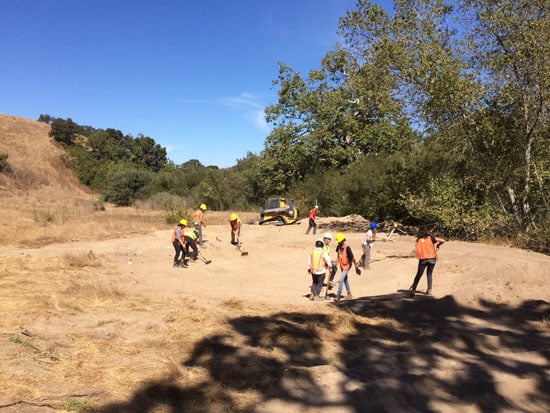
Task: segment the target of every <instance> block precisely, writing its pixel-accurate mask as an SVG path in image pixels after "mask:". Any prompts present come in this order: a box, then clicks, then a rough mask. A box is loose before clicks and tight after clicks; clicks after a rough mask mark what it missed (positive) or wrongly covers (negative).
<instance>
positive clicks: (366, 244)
mask: <svg viewBox="0 0 550 413" xmlns="http://www.w3.org/2000/svg"><path fill="white" fill-rule="evenodd" d="M377 229H378V224H377V223H376V222H374V221H372V222H371V223H370V225H369V229H368V230H367V233H366V234H365V239H364V240H363V241H362V242H361V247H362V248H363V255H362V256H361V259H360V260H359V264H360V266H361V267H363V268H364V269H366V270H368V269H369V268H370V255H371V254H370V253H371V249H372V247H373V246H374V241H375V239H376V230H377Z"/></svg>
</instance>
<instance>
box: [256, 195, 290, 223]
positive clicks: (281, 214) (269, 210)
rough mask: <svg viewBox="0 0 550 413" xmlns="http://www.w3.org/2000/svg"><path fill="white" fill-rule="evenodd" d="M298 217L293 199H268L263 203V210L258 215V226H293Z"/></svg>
mask: <svg viewBox="0 0 550 413" xmlns="http://www.w3.org/2000/svg"><path fill="white" fill-rule="evenodd" d="M299 215H300V210H299V209H298V207H297V206H296V204H295V202H294V199H290V198H268V199H267V201H266V203H265V208H264V209H263V210H262V212H261V213H260V221H259V224H260V225H262V224H265V223H273V224H278V225H286V224H293V223H295V222H296V221H298V217H299Z"/></svg>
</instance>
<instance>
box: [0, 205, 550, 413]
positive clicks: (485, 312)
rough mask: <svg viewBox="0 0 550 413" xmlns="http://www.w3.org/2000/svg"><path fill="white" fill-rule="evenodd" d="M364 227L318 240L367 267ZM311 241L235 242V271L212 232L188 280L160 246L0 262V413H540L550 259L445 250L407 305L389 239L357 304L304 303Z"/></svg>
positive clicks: (252, 230) (410, 267)
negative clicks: (240, 245) (330, 241)
mask: <svg viewBox="0 0 550 413" xmlns="http://www.w3.org/2000/svg"><path fill="white" fill-rule="evenodd" d="M207 219H208V215H207ZM365 223H366V221H364V220H362V218H361V217H354V216H352V217H346V218H340V219H333V218H321V219H320V226H321V229H320V230H319V231H318V234H317V235H318V236H319V235H320V233H322V232H324V231H326V230H330V231H332V232H333V234H334V233H335V232H336V231H337V230H338V231H343V232H345V233H346V236H347V239H348V241H349V243H350V245H351V247H352V249H353V250H354V252H355V254H356V255H360V242H361V239H362V237H363V232H362V231H356V229H357V228H358V227H361V225H363V224H365ZM305 229H306V228H305V225H303V224H297V225H291V226H274V225H264V226H258V225H244V228H243V234H242V239H243V241H244V247H245V248H246V250H247V251H248V252H249V255H248V256H241V254H240V252H239V251H238V250H236V248H235V247H233V246H232V245H230V242H229V240H230V237H229V229H228V226H227V227H226V226H225V225H214V226H210V225H209V226H208V227H207V228H206V230H205V235H206V239H207V243H206V248H204V249H202V250H201V251H202V255H203V257H204V258H206V259H208V260H212V263H210V264H205V263H204V261H202V260H198V261H195V262H192V263H190V266H189V268H173V267H172V256H173V248H172V246H171V244H170V242H169V239H170V233H171V230H162V231H156V232H154V233H152V234H149V235H133V236H128V237H124V238H118V239H110V240H105V241H91V242H72V243H63V244H52V245H47V246H45V247H42V248H38V249H21V248H11V249H10V248H6V249H3V250H1V251H0V287H1V290H0V291H1V295H2V297H1V304H0V308H1V309H2V321H1V322H0V326H1V331H2V340H1V341H0V354H1V365H2V369H1V373H0V380H1V381H2V382H3V383H4V384H6V383H9V385H8V386H6V385H4V386H3V389H1V390H0V412H12V411H13V412H15V411H18V412H25V411H26V412H35V411H36V412H38V411H40V412H49V411H67V410H69V411H70V410H72V411H79V410H80V411H86V409H88V411H98V412H229V411H233V412H262V413H265V412H280V411H288V412H364V411H387V412H404V411H407V412H414V411H418V412H426V411H434V412H436V411H437V412H454V411H465V412H497V411H498V412H501V411H502V412H518V411H521V412H547V411H549V408H550V399H549V395H548V394H549V393H548V389H550V385H549V384H550V382H549V380H550V366H549V357H550V352H549V348H550V346H549V344H550V342H549V321H548V320H549V317H550V304H549V301H550V287H549V281H550V279H549V278H550V257H548V256H545V255H541V254H537V253H532V252H528V251H522V250H517V249H513V248H509V247H503V246H492V245H486V244H472V243H464V242H455V241H449V242H447V243H446V244H445V245H444V246H443V247H442V248H441V251H440V259H439V262H438V264H437V266H436V270H435V285H434V297H433V298H430V297H427V296H424V295H423V294H419V295H417V296H416V297H415V298H414V299H409V298H405V297H404V296H403V294H402V290H404V289H406V288H408V286H409V285H410V284H411V282H412V279H413V277H414V274H415V271H416V266H417V260H416V259H415V258H414V257H413V255H412V250H413V247H414V237H410V236H403V235H394V237H393V238H392V240H391V241H389V240H387V233H383V232H382V233H380V234H379V240H378V241H377V242H376V245H375V248H374V250H373V257H372V259H373V262H372V264H371V269H370V270H368V271H363V274H362V275H361V276H357V275H356V274H352V275H351V279H350V282H351V287H352V291H353V297H354V298H353V299H352V300H349V301H344V302H343V303H341V304H336V303H335V302H334V301H332V300H329V301H326V302H311V301H309V300H308V298H307V294H308V292H309V286H310V276H309V275H308V274H307V272H306V269H307V256H308V254H309V253H310V250H311V249H312V248H313V243H314V240H315V239H316V238H317V237H314V236H312V235H309V236H306V235H305V234H304V233H305ZM350 231H352V232H350ZM334 247H335V246H334V245H333V250H334ZM332 255H334V254H332ZM82 261H84V262H82ZM76 262H80V263H79V264H77V263H76ZM337 277H338V276H337ZM425 283H426V281H425V278H424V279H423V280H422V281H421V284H420V286H421V287H422V288H425V287H424V286H425Z"/></svg>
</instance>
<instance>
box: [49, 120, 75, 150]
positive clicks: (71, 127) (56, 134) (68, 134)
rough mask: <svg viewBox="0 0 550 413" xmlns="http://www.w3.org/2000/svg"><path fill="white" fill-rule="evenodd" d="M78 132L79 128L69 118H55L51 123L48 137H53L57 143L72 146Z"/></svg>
mask: <svg viewBox="0 0 550 413" xmlns="http://www.w3.org/2000/svg"><path fill="white" fill-rule="evenodd" d="M79 130H80V129H79V126H78V125H77V124H76V123H74V122H73V120H72V119H71V118H67V120H63V119H59V118H57V119H54V120H53V121H52V122H51V129H50V132H49V135H50V136H53V138H54V139H55V140H56V141H57V142H60V143H62V144H64V145H67V146H71V145H73V144H74V140H75V139H76V137H77V135H78V133H79Z"/></svg>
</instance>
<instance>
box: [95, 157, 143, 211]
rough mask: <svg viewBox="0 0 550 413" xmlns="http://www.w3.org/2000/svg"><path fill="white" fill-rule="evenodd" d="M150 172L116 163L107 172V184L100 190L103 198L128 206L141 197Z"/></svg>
mask: <svg viewBox="0 0 550 413" xmlns="http://www.w3.org/2000/svg"><path fill="white" fill-rule="evenodd" d="M151 174H152V172H148V171H145V170H143V169H137V168H133V167H132V166H131V165H123V164H118V165H117V166H116V167H113V168H112V169H111V170H110V171H109V173H108V174H107V185H106V186H105V188H104V189H103V191H102V194H103V200H104V201H107V202H112V203H114V204H115V205H118V206H129V205H132V202H133V201H134V200H136V199H139V198H141V197H143V196H144V195H145V194H144V191H145V188H146V187H147V184H148V183H149V181H150V179H151Z"/></svg>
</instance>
